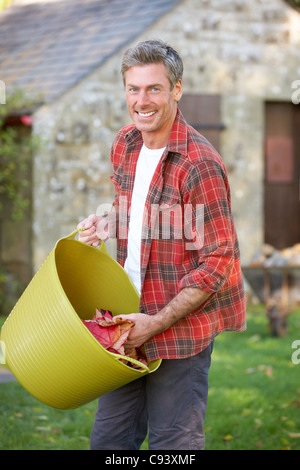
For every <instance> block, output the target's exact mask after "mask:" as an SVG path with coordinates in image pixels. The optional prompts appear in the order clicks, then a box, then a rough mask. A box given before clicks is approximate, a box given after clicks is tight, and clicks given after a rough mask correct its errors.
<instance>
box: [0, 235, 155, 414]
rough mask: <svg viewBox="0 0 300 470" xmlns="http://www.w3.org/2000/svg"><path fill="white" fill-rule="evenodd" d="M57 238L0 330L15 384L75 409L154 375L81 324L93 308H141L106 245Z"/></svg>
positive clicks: (43, 399)
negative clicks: (129, 361)
mask: <svg viewBox="0 0 300 470" xmlns="http://www.w3.org/2000/svg"><path fill="white" fill-rule="evenodd" d="M77 232H78V230H76V231H74V232H73V233H72V234H71V235H69V236H68V237H65V238H62V239H60V240H58V242H57V243H56V245H55V247H54V248H53V250H52V251H51V252H50V254H49V255H48V257H47V258H46V260H45V261H44V263H43V264H42V266H41V267H40V269H39V271H38V272H37V273H36V274H35V276H34V277H33V279H32V281H31V282H30V284H29V285H28V287H27V288H26V290H25V291H24V293H23V295H22V296H21V298H20V299H19V301H18V302H17V304H16V306H15V307H14V309H13V310H12V312H11V313H10V315H9V316H8V318H7V320H6V322H5V323H4V325H3V328H2V330H1V343H2V346H4V347H3V350H4V352H5V360H6V363H7V365H8V367H9V368H10V370H11V371H12V373H13V374H14V375H15V377H16V379H17V380H18V381H19V382H20V383H21V384H22V385H23V386H24V388H26V389H27V390H28V392H30V393H31V394H32V395H33V396H35V397H36V398H37V399H38V400H40V401H41V402H43V403H45V404H47V405H49V406H51V407H53V408H58V409H65V410H66V409H74V408H78V407H79V406H82V405H83V404H85V403H88V402H90V401H92V400H94V399H96V398H97V397H99V396H101V395H104V394H105V393H107V392H109V391H111V390H114V389H116V388H118V387H120V386H122V385H125V384H126V383H129V382H131V381H133V380H136V379H138V378H139V377H142V376H144V375H145V374H148V373H151V372H154V371H155V370H156V369H157V368H158V367H159V365H160V362H161V361H160V360H158V361H152V362H150V363H149V367H147V366H144V365H143V364H142V363H140V362H139V361H134V360H132V362H133V363H135V364H138V365H139V366H140V367H142V368H143V369H142V370H137V369H133V368H131V367H129V366H127V365H125V364H124V363H122V362H120V361H119V359H120V357H122V356H120V355H118V354H114V353H111V352H109V351H107V350H106V349H105V348H103V347H102V346H101V345H100V344H99V342H98V341H97V340H96V339H95V338H94V337H93V335H92V334H91V333H90V332H89V331H88V329H87V328H86V327H85V326H84V324H83V323H82V321H81V319H83V320H86V319H91V318H93V316H94V314H95V309H96V308H98V309H107V310H110V311H111V312H112V314H113V315H116V314H127V313H132V312H138V311H139V294H138V292H137V290H136V288H135V286H134V284H133V283H132V281H131V280H130V278H129V276H128V275H127V273H126V272H125V271H124V269H123V268H122V267H121V266H120V265H119V264H118V263H117V262H116V261H115V260H114V259H113V258H112V257H111V256H110V255H109V253H108V252H107V250H106V247H105V244H104V243H103V242H102V244H101V246H100V248H93V247H91V246H88V245H86V244H84V243H81V242H79V241H77V240H76V239H75V236H76V234H77Z"/></svg>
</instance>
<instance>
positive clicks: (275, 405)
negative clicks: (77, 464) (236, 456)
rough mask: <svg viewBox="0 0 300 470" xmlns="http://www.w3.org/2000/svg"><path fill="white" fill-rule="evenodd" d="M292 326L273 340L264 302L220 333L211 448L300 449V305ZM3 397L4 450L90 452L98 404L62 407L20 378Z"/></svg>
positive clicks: (0, 387)
mask: <svg viewBox="0 0 300 470" xmlns="http://www.w3.org/2000/svg"><path fill="white" fill-rule="evenodd" d="M288 323H289V332H288V334H287V335H286V336H285V337H284V338H274V337H272V336H271V335H270V333H269V330H268V319H267V318H266V316H265V315H264V309H263V307H256V308H254V307H250V308H249V312H248V328H247V331H246V332H243V333H223V334H222V335H220V336H218V337H217V338H216V340H215V347H214V352H213V359H212V366H211V371H210V389H209V403H208V409H207V415H206V421H205V430H206V448H207V449H208V450H218V449H220V450H221V449H222V450H237V449H241V450H247V449H258V450H265V449H268V450H280V449H293V450H300V410H299V408H300V380H299V378H300V364H298V365H297V364H293V362H292V359H291V356H292V354H293V352H294V351H295V350H294V349H292V343H293V341H295V340H300V310H297V311H295V312H293V313H292V314H291V315H290V316H289V319H288ZM0 324H1V321H0ZM298 357H300V356H299V355H298ZM0 400H1V401H0V449H1V450H4V449H7V450H8V449H11V450H12V449H14V450H21V449H22V450H25V449H26V450H27V449H28V450H29V449H34V450H35V449H42V450H46V449H49V450H51V449H53V450H71V449H72V450H73V449H76V450H87V449H89V436H90V432H91V428H92V424H93V420H94V415H95V412H96V407H97V402H96V401H94V402H92V403H90V404H88V405H85V406H83V407H81V408H79V409H77V410H72V411H61V410H55V409H52V408H50V407H48V406H46V405H43V404H42V403H40V402H39V401H38V400H36V399H35V398H33V397H32V396H31V395H30V394H29V393H28V392H27V391H26V390H24V388H23V387H22V386H21V385H20V384H19V383H18V382H10V383H1V384H0ZM143 447H144V448H147V443H146V442H145V443H144V446H143Z"/></svg>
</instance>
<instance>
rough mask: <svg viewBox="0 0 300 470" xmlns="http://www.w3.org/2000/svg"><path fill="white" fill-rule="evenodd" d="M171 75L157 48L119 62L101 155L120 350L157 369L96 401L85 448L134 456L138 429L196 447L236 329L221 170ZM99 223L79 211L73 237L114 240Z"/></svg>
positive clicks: (229, 224)
mask: <svg viewBox="0 0 300 470" xmlns="http://www.w3.org/2000/svg"><path fill="white" fill-rule="evenodd" d="M182 74H183V64H182V60H181V58H180V56H179V55H178V53H177V52H176V51H175V50H174V49H173V48H172V47H170V46H168V45H167V44H165V43H163V42H160V41H145V42H143V43H140V44H138V45H137V46H136V47H133V48H130V49H129V50H127V51H126V53H125V54H124V57H123V62H122V76H123V81H124V86H125V92H126V101H127V106H128V111H129V113H130V116H131V119H132V121H133V123H132V124H130V125H129V126H126V127H125V128H123V129H121V130H120V131H119V133H118V134H117V136H116V139H115V141H114V143H113V146H112V152H111V161H112V164H113V170H114V172H113V176H112V181H113V183H114V186H115V191H116V198H115V201H114V209H115V212H116V213H117V214H118V215H119V224H118V231H117V247H118V250H117V259H118V262H119V263H120V264H121V265H122V266H124V268H125V270H126V271H127V272H128V274H129V276H130V277H131V279H132V280H133V282H134V284H135V285H136V288H137V289H138V291H139V292H140V294H141V299H140V309H139V312H136V313H132V314H130V315H128V318H131V319H132V320H133V321H134V323H135V326H134V328H133V329H132V330H131V332H130V334H129V337H128V340H127V344H126V345H125V351H126V348H128V349H130V348H132V347H139V346H143V347H144V350H145V353H146V356H147V359H148V360H149V361H151V360H154V359H158V358H160V359H162V364H161V366H160V367H159V369H158V370H157V371H156V372H155V373H153V374H149V375H147V376H145V377H142V378H140V379H138V380H136V381H134V382H132V383H130V384H128V385H126V386H124V387H121V388H119V389H117V390H115V391H113V392H111V393H108V394H107V395H105V396H103V397H101V398H100V399H99V407H98V410H97V413H96V418H95V422H94V426H93V431H92V435H91V448H92V449H109V450H112V449H113V450H127V449H139V447H140V445H141V444H142V442H143V440H144V439H145V437H146V434H147V431H148V429H149V449H152V450H159V449H160V450H199V449H204V442H205V439H204V431H203V423H204V418H205V413H206V407H207V395H208V371H209V368H210V362H211V353H212V347H213V340H214V338H215V337H216V336H217V335H218V334H219V333H221V332H222V331H228V330H235V331H242V330H244V329H245V299H244V290H243V282H242V274H241V268H240V256H239V247H238V240H237V236H236V231H235V227H234V223H233V218H232V214H231V202H230V189H229V184H228V179H227V174H226V169H225V167H224V164H223V162H222V159H221V157H220V156H219V155H218V153H217V152H216V150H215V149H214V148H213V147H212V145H211V144H210V143H209V142H208V141H207V140H206V139H205V138H204V137H203V136H202V135H200V134H199V133H197V132H196V131H195V130H194V129H193V128H192V127H190V126H189V125H188V124H187V123H186V121H185V120H184V117H183V116H182V114H181V112H180V110H179V108H178V102H179V101H180V98H181V95H182ZM124 201H125V203H124ZM199 208H200V209H202V210H201V211H199ZM124 211H125V212H126V217H124ZM128 214H129V217H128V216H127V215H128ZM199 214H201V217H199ZM105 220H106V219H103V218H102V217H99V216H96V215H91V216H89V217H88V218H87V219H85V220H84V221H83V222H81V223H80V224H79V226H78V227H79V228H81V227H84V228H85V229H86V230H85V231H84V232H81V233H80V238H79V239H80V240H81V241H83V242H85V243H88V244H90V245H92V246H97V245H98V244H99V238H102V239H107V237H108V236H114V233H110V229H109V228H107V227H109V224H108V226H105V224H104V223H103V222H105ZM187 225H188V226H189V230H186V229H187ZM104 228H105V230H104ZM153 228H155V230H153ZM191 228H192V230H191ZM179 229H180V230H179ZM121 233H122V234H123V235H124V234H125V236H120V234H121ZM153 234H155V236H153ZM166 234H167V235H166ZM179 234H180V235H179ZM191 234H192V235H191ZM199 234H201V236H197V235H199ZM148 427H149V428H148Z"/></svg>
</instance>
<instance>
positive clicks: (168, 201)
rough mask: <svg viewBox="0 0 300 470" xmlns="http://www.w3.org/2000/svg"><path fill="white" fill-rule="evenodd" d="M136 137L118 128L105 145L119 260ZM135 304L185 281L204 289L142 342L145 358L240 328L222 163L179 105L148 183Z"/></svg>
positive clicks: (181, 351)
mask: <svg viewBox="0 0 300 470" xmlns="http://www.w3.org/2000/svg"><path fill="white" fill-rule="evenodd" d="M142 144H143V141H142V136H141V133H140V132H139V131H138V130H137V129H136V128H135V126H134V125H133V124H132V125H129V126H126V127H125V128H123V129H122V130H121V131H120V132H119V133H118V135H117V137H116V139H115V142H114V144H113V147H112V153H111V159H112V164H113V169H114V174H113V176H112V178H111V179H112V181H113V183H114V186H115V190H116V199H115V202H114V207H115V208H116V209H118V210H117V212H118V214H119V217H118V221H117V239H118V243H117V247H118V248H117V260H118V262H119V263H120V264H121V265H122V266H124V263H125V260H126V256H127V234H128V225H129V217H130V203H131V196H132V191H133V185H134V177H135V168H136V164H137V160H138V156H139V153H140V150H141V147H142ZM141 283H142V291H141V299H140V312H143V313H147V314H149V315H154V314H156V313H157V312H158V311H160V310H161V309H162V308H163V307H164V306H165V305H166V304H167V303H168V302H169V301H170V300H171V299H173V298H174V296H176V294H177V293H178V292H179V291H180V290H181V289H183V288H184V287H197V288H199V289H201V290H203V291H206V292H210V293H212V295H211V296H210V298H209V299H208V300H207V301H206V302H205V303H204V304H203V305H202V306H201V307H200V308H197V309H196V310H195V311H194V312H192V313H191V314H190V315H188V316H187V317H185V318H183V319H181V320H179V321H178V322H177V323H176V324H174V325H173V326H172V327H171V328H169V329H168V330H166V331H164V332H162V333H160V334H158V335H156V336H155V337H153V338H152V339H151V340H149V341H148V342H147V343H146V344H145V350H146V354H147V358H148V359H149V360H153V359H157V358H161V359H176V358H184V357H188V356H191V355H194V354H197V353H198V352H200V351H202V350H203V349H205V348H206V347H207V346H208V344H209V343H210V342H211V341H212V339H213V338H214V337H215V336H217V335H218V334H219V333H221V332H222V331H226V330H227V331H229V330H235V331H243V330H244V329H245V328H246V319H245V317H246V314H245V297H244V289H243V280H242V273H241V267H240V255H239V246H238V240H237V236H236V231H235V227H234V223H233V218H232V214H231V204H230V189H229V185H228V179H227V174H226V170H225V167H224V164H223V162H222V160H221V158H220V156H219V155H218V153H217V152H216V150H215V149H214V148H213V147H212V145H211V144H210V143H209V142H208V141H207V140H206V139H205V138H204V137H203V136H202V135H200V134H199V133H198V132H196V131H195V130H194V129H193V128H192V127H190V126H189V125H187V123H186V121H185V120H184V118H183V116H182V114H181V112H180V111H179V110H178V112H177V116H176V119H175V121H174V124H173V128H172V131H171V134H170V139H169V142H168V145H167V147H166V149H165V151H164V153H163V156H162V158H161V160H160V162H159V164H158V166H157V168H156V171H155V173H154V176H153V179H152V181H151V184H150V188H149V192H148V196H147V200H146V205H145V212H144V223H143V236H142V242H141Z"/></svg>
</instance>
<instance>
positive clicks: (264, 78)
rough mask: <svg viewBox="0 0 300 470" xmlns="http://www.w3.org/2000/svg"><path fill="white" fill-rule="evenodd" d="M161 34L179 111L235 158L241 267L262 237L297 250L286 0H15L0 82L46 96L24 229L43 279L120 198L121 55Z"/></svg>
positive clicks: (298, 68) (0, 17)
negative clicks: (116, 171)
mask: <svg viewBox="0 0 300 470" xmlns="http://www.w3.org/2000/svg"><path fill="white" fill-rule="evenodd" d="M153 38H160V39H163V40H165V41H167V42H169V43H170V44H171V45H172V46H174V47H175V48H176V49H177V50H178V51H179V52H180V54H181V56H182V58H183V61H184V69H185V72H184V79H183V86H184V97H183V99H182V102H181V103H180V105H179V107H182V110H183V111H184V114H185V116H186V118H187V119H188V121H189V122H190V123H191V124H192V125H194V126H195V127H196V128H197V129H199V131H200V132H202V133H203V134H204V135H206V136H207V137H208V138H209V139H211V140H212V142H213V143H214V145H215V146H216V147H217V149H218V150H219V152H220V154H221V156H222V158H223V160H224V162H225V165H226V167H227V170H228V174H229V180H230V184H231V191H232V206H233V212H234V217H235V221H236V226H237V230H238V235H239V239H240V245H241V253H242V260H243V262H244V263H247V262H248V261H249V260H250V259H251V258H252V256H253V254H254V253H255V252H256V250H257V249H259V248H260V246H261V245H262V243H263V242H265V241H266V242H269V243H273V244H274V245H275V246H276V245H277V247H278V248H282V247H283V246H288V245H291V244H293V243H296V242H299V241H300V210H299V209H300V202H299V174H300V173H299V172H300V142H299V134H300V133H299V127H300V106H297V105H298V103H299V101H300V14H299V11H297V9H293V8H292V7H291V6H289V5H288V4H287V3H286V2H285V1H284V0H253V1H252V2H245V1H243V0H182V1H178V0H177V1H176V0H151V2H149V1H147V0H125V1H124V0H84V1H79V0H60V1H57V0H56V1H55V0H52V1H38V0H27V1H26V0H25V1H24V0H23V1H22V0H16V1H15V2H14V3H13V4H12V5H11V6H10V7H9V8H7V9H6V10H5V11H3V12H1V14H0V79H1V80H2V81H3V82H4V83H5V85H6V89H7V91H9V88H10V86H11V85H12V84H17V86H19V87H21V88H25V89H27V90H28V91H29V92H31V93H33V94H35V93H41V94H42V99H43V102H42V103H41V104H40V105H39V106H38V107H37V108H36V109H34V110H33V124H32V132H33V133H34V134H37V135H39V136H40V137H41V138H42V141H43V143H42V146H41V148H40V149H39V151H38V152H37V153H36V155H35V156H34V160H33V174H32V217H31V220H32V223H31V224H30V228H29V229H27V230H29V231H30V234H31V235H32V236H31V237H30V236H28V240H29V239H30V238H31V250H32V264H33V269H34V270H35V269H37V268H38V267H39V266H40V264H41V263H42V262H43V260H44V259H45V257H46V255H47V253H48V252H49V251H50V250H51V249H52V248H53V246H54V243H55V242H56V240H57V239H58V238H60V237H62V236H65V235H67V234H68V233H70V232H71V231H72V230H74V228H75V227H76V225H77V223H78V222H79V221H80V220H81V219H82V218H83V217H85V216H86V215H88V214H90V213H95V212H96V211H97V210H102V209H103V208H104V207H105V206H104V205H105V204H109V203H110V202H111V201H112V199H113V197H114V190H113V185H112V183H111V181H110V175H111V164H110V146H111V143H112V140H113V138H114V136H115V134H116V132H117V131H118V129H119V128H120V127H121V126H123V125H125V124H127V123H129V122H130V121H129V117H128V114H127V109H126V103H125V96H124V89H123V84H122V80H121V75H120V62H121V57H122V54H123V52H124V50H125V49H126V48H127V47H128V46H130V45H132V44H135V43H137V42H138V41H141V40H145V39H153ZM297 130H298V131H297ZM30 234H29V235H30ZM0 248H1V247H0ZM22 249H24V247H23V248H22ZM109 249H111V250H112V252H113V244H112V245H109ZM2 251H3V250H2ZM2 256H4V255H3V252H2ZM20 256H22V255H21V254H20ZM24 259H25V258H24ZM9 261H10V260H9V259H8V260H7V259H6V262H9ZM27 262H28V260H27Z"/></svg>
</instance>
